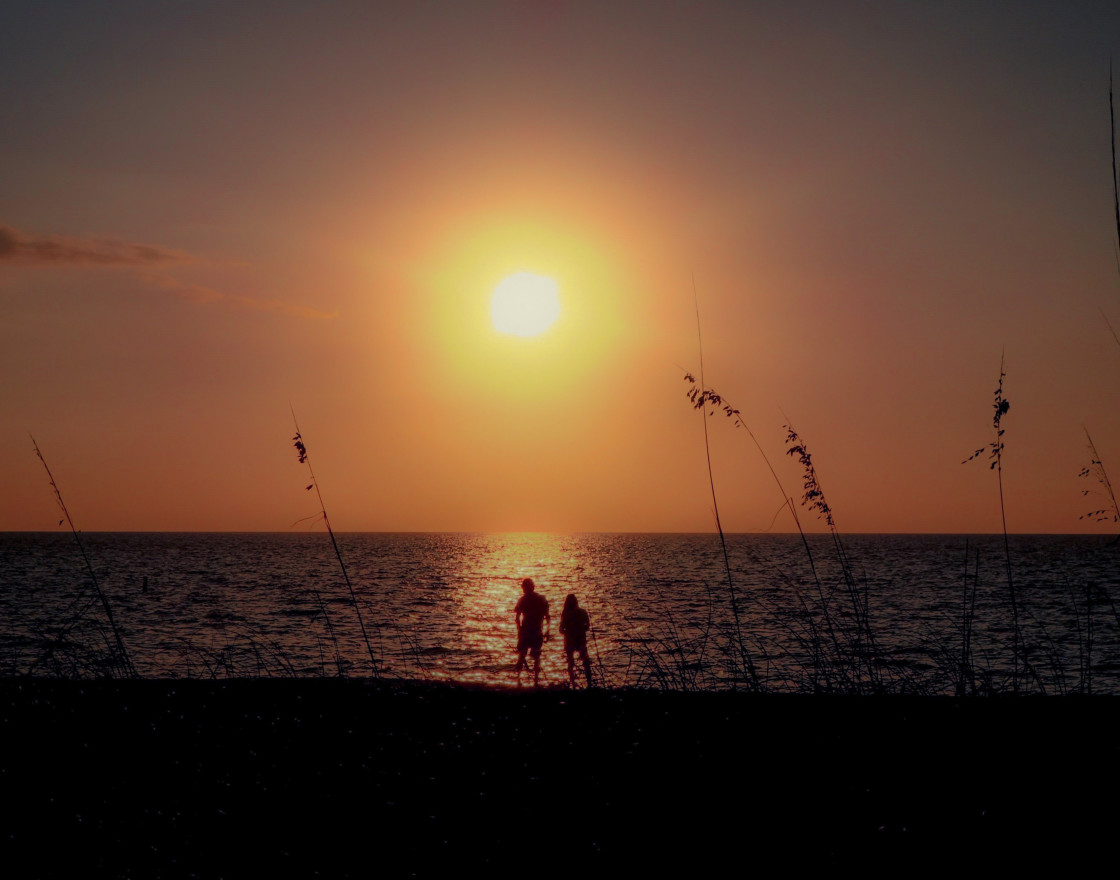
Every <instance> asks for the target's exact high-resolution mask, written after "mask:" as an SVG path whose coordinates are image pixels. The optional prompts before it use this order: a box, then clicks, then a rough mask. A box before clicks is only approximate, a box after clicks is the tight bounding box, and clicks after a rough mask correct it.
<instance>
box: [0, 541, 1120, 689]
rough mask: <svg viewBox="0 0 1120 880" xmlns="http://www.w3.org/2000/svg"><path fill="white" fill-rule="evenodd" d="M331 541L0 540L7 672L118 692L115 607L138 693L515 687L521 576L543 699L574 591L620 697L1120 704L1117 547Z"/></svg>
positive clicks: (559, 667)
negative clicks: (752, 693) (959, 696)
mask: <svg viewBox="0 0 1120 880" xmlns="http://www.w3.org/2000/svg"><path fill="white" fill-rule="evenodd" d="M336 537H337V540H338V547H339V555H340V556H341V560H342V564H341V565H340V561H339V557H338V556H336V554H335V551H334V548H333V546H332V543H331V539H330V536H329V535H328V534H325V533H323V532H321V531H314V532H300V533H283V534H281V533H244V534H231V533H215V534H203V533H83V534H82V535H81V545H82V548H84V551H85V558H88V560H89V567H87V564H86V561H85V558H83V553H82V551H81V549H80V548H79V545H78V543H77V542H76V541H75V538H74V536H73V534H71V533H70V532H62V531H60V532H56V533H32V532H9V533H0V675H3V676H19V675H26V674H32V675H42V676H61V677H77V678H82V677H99V676H104V675H114V674H121V673H122V670H123V669H124V668H125V667H124V666H123V664H122V662H121V657H120V652H119V650H118V648H117V642H116V638H115V635H114V626H112V625H110V623H109V618H108V615H107V612H106V605H107V606H108V609H109V611H111V613H112V618H113V622H114V624H115V630H116V632H117V633H119V635H120V642H121V644H123V646H124V649H125V651H126V652H127V655H128V657H129V660H130V662H131V664H132V666H133V667H134V669H135V672H136V674H138V675H140V676H141V677H145V678H207V679H209V678H253V677H281V676H294V677H317V676H336V675H339V674H344V675H348V676H366V675H373V674H376V675H380V676H385V677H392V678H403V679H421V680H454V681H460V682H473V683H482V684H490V685H498V686H503V685H514V684H517V683H518V677H517V675H516V673H515V671H514V661H515V659H516V653H515V645H516V640H517V635H516V629H515V626H514V605H515V603H516V602H517V599H518V598H519V597H520V595H521V590H520V582H521V579H522V578H525V577H531V578H533V579H534V581H535V582H536V584H537V585H538V592H539V593H541V595H543V596H544V597H545V598H546V599H548V600H549V602H550V605H551V609H550V610H551V615H552V620H551V634H552V638H551V639H550V640H549V641H548V642H546V644H545V645H544V650H543V654H542V663H541V684H542V685H543V686H546V687H563V686H567V685H568V683H569V677H568V672H567V668H566V663H565V657H564V652H563V648H562V640H561V639H560V637H559V635H558V633H557V625H558V622H559V616H560V609H561V606H562V604H563V601H564V598H565V596H566V595H567V594H568V593H575V594H576V596H577V597H578V599H579V602H580V604H581V605H582V606H583V607H584V608H585V609H586V610H587V611H588V613H589V615H590V618H591V623H592V631H591V637H590V638H589V640H588V653H589V655H590V660H591V663H592V668H593V680H594V682H595V683H596V684H602V685H605V686H608V687H651V688H673V689H683V690H716V689H727V688H736V689H744V688H745V689H759V690H766V691H772V692H795V693H810V692H843V693H852V692H857V693H873V692H894V693H921V694H955V693H1002V692H1011V691H1019V692H1029V693H1048V694H1065V693H1089V692H1091V693H1111V694H1116V693H1120V616H1118V612H1117V607H1116V605H1115V604H1114V602H1115V600H1116V598H1117V596H1120V584H1118V573H1120V567H1118V564H1117V563H1118V562H1120V545H1118V544H1117V541H1116V539H1115V538H1113V537H1109V536H1088V535H1015V536H1011V538H1010V539H1009V551H1010V553H1009V555H1008V554H1005V550H1004V542H1003V536H1001V535H971V536H967V535H848V536H843V537H842V539H841V543H840V544H837V543H835V542H834V539H833V537H832V536H831V535H827V534H825V535H810V536H808V538H807V539H806V540H805V541H803V540H802V538H801V536H799V535H796V534H794V535H786V534H777V535H776V534H765V535H730V536H728V537H727V542H726V546H727V554H726V558H725V556H724V552H723V549H722V547H721V543H720V539H719V536H718V535H714V534H572V535H551V534H466V533H454V534H413V533H410V534H385V533H371V534H365V533H345V534H338V535H337V536H336ZM1008 560H1009V563H1008ZM343 565H344V566H345V572H346V574H347V575H348V577H349V580H350V584H351V585H352V588H353V593H354V596H355V597H356V599H357V604H356V605H355V602H354V600H353V599H352V598H351V589H350V587H349V586H347V583H346V580H345V578H344V576H343ZM1009 567H1010V573H1011V578H1010V584H1009V579H1008V568H1009ZM89 568H92V571H93V575H94V577H95V578H96V586H95V582H94V577H91V576H90V573H89ZM98 590H100V593H101V594H103V596H104V599H105V601H104V602H103V601H102V600H101V598H100V596H99V594H98ZM1012 595H1014V597H1015V600H1014V604H1013V603H1012ZM359 618H360V619H359ZM363 625H364V628H365V636H363V634H362V627H363ZM577 670H578V664H577ZM521 683H522V684H525V685H528V684H530V683H531V678H530V677H529V676H528V675H527V674H526V675H523V676H522V678H521ZM577 684H582V682H579V681H578V680H577Z"/></svg>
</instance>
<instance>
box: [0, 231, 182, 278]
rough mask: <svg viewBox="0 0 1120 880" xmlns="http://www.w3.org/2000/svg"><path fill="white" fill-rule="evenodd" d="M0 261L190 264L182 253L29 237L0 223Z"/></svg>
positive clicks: (94, 240)
mask: <svg viewBox="0 0 1120 880" xmlns="http://www.w3.org/2000/svg"><path fill="white" fill-rule="evenodd" d="M0 262H3V263H19V264H21V265H33V266H35V265H37V266H57V265H83V266H132V267H144V266H156V265H165V264H174V263H191V262H194V258H193V257H191V255H190V254H188V253H186V252H185V251H179V250H175V249H174V248H166V247H162V246H161V245H154V244H140V243H137V242H131V241H121V240H120V239H115V238H100V237H95V236H69V235H31V234H30V233H26V232H21V231H20V230H18V229H15V228H14V227H11V226H7V225H4V224H2V223H0Z"/></svg>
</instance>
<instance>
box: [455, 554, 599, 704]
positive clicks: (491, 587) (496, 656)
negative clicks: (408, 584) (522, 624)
mask: <svg viewBox="0 0 1120 880" xmlns="http://www.w3.org/2000/svg"><path fill="white" fill-rule="evenodd" d="M472 550H473V552H472V553H471V554H470V556H469V557H468V558H467V559H465V560H464V562H465V563H466V567H465V568H464V570H463V571H462V572H461V574H460V579H459V581H458V583H457V584H456V585H455V589H454V591H453V593H452V601H453V603H454V606H455V609H456V614H457V616H458V618H459V620H460V624H461V627H462V628H461V635H462V640H463V648H464V649H465V650H467V651H469V652H471V653H472V654H474V655H475V656H476V657H477V658H478V659H477V661H476V662H475V663H474V664H473V665H472V666H471V668H470V669H469V670H467V671H466V672H465V673H464V672H459V673H458V675H457V677H458V678H459V679H467V680H470V681H475V682H484V683H487V684H502V685H508V684H510V683H512V682H513V681H514V678H513V672H512V668H513V664H514V661H515V659H516V655H517V629H516V626H515V624H514V606H515V605H516V604H517V600H518V599H519V598H521V581H522V580H523V579H524V578H532V579H533V581H534V582H535V583H536V585H537V593H539V594H540V595H541V596H543V597H544V598H545V599H547V600H548V602H549V605H550V609H549V610H550V613H551V615H552V623H551V628H550V631H551V633H552V635H553V636H554V637H555V636H557V635H558V633H557V625H558V623H559V614H560V606H561V605H562V604H563V601H564V596H565V595H567V593H569V592H571V591H572V589H573V587H572V583H573V572H575V571H577V570H578V568H579V560H578V558H577V555H578V554H577V550H576V547H575V544H574V542H573V541H572V539H570V538H567V537H566V536H563V535H550V534H541V533H533V532H524V533H514V534H500V535H485V536H481V537H480V539H479V541H478V543H477V544H476V545H475V546H474V547H473V548H472ZM562 671H563V657H562V650H561V643H560V641H559V639H558V638H554V639H553V640H551V641H548V642H546V643H545V646H544V650H543V652H542V655H541V684H542V685H547V684H552V683H557V682H559V681H561V677H560V675H559V673H560V672H562ZM565 676H566V673H565ZM526 681H528V676H526Z"/></svg>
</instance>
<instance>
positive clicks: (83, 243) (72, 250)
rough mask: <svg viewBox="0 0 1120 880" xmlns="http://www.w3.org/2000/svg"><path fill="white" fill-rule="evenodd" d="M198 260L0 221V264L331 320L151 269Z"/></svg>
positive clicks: (149, 247)
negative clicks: (72, 268) (134, 280)
mask: <svg viewBox="0 0 1120 880" xmlns="http://www.w3.org/2000/svg"><path fill="white" fill-rule="evenodd" d="M198 262H200V261H199V260H198V259H196V258H195V257H193V256H191V255H190V254H188V253H186V252H185V251H180V250H175V249H174V248H167V247H163V246H161V245H154V244H138V243H136V242H131V241H121V240H120V239H116V238H101V237H95V236H68V235H30V234H28V233H26V232H21V231H20V230H18V229H15V228H13V227H11V226H7V225H5V224H3V223H0V265H2V264H4V263H17V264H19V265H29V266H58V265H81V266H106V267H122V268H125V269H132V270H133V271H134V272H135V274H136V276H137V277H139V278H141V279H143V280H144V281H145V282H147V283H148V284H150V285H152V286H153V287H158V288H159V289H161V290H166V291H168V292H169V293H172V294H174V295H175V296H178V297H181V298H182V299H185V300H189V301H190V302H194V303H200V304H204V305H205V304H211V303H224V304H226V305H231V306H236V307H240V308H247V309H255V310H257V311H268V312H280V313H281V314H284V315H292V316H294V317H297V318H315V319H322V318H334V317H336V316H337V314H338V313H337V312H321V311H319V310H318V309H312V308H308V307H306V306H297V305H293V304H291V303H286V302H283V301H281V300H276V299H259V298H256V297H251V296H242V295H240V294H229V293H222V292H221V291H218V290H214V289H212V288H209V287H204V286H202V285H198V284H187V283H185V282H182V281H179V280H178V279H176V278H172V277H171V276H169V275H165V274H162V273H159V272H155V271H151V270H153V269H154V268H155V267H157V266H163V265H183V264H186V263H198Z"/></svg>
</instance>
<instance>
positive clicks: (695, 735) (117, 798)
mask: <svg viewBox="0 0 1120 880" xmlns="http://www.w3.org/2000/svg"><path fill="white" fill-rule="evenodd" d="M0 697H2V704H0V715H2V717H0V746H2V750H0V797H2V806H3V810H4V812H5V814H6V815H5V816H4V825H3V842H2V844H0V859H2V861H0V865H2V866H3V868H0V870H3V871H4V873H5V874H6V875H7V876H12V877H16V876H20V877H38V876H44V877H45V876H63V877H71V876H81V877H89V876H121V877H163V876H202V877H218V876H226V877H230V876H253V877H266V876H293V877H310V876H358V877H367V876H390V877H392V876H409V875H411V874H417V875H432V874H435V873H437V872H442V871H445V870H452V871H463V872H469V873H480V875H481V876H484V877H485V876H486V873H490V874H496V875H499V876H507V875H511V874H516V875H518V876H524V877H533V876H536V875H552V874H555V873H568V874H570V875H572V876H576V875H579V874H584V873H586V874H587V875H588V876H595V875H598V874H601V873H602V871H603V869H611V868H617V869H620V870H623V871H625V873H626V875H627V876H631V875H633V874H634V873H640V872H643V871H649V872H652V873H653V874H655V875H658V876H661V875H664V874H665V873H667V872H668V871H671V870H673V869H680V870H686V871H687V875H686V876H692V875H703V874H705V873H707V872H708V871H709V870H710V869H712V868H715V867H717V866H725V867H728V868H730V869H731V871H730V874H731V875H732V876H735V875H745V874H756V873H757V872H758V871H759V870H766V871H767V872H768V873H772V872H774V871H776V870H788V871H790V872H793V873H796V874H801V873H802V872H804V871H805V870H806V869H812V868H820V869H823V868H828V867H850V868H856V869H861V870H868V869H872V870H875V871H876V872H878V871H880V870H881V871H883V872H887V871H889V872H891V873H893V874H897V875H909V874H912V873H913V872H914V871H915V870H917V871H918V872H920V873H924V872H925V869H928V868H930V867H941V868H951V869H957V870H960V869H963V868H966V867H967V868H969V869H972V870H975V869H977V868H979V869H984V868H986V867H987V868H991V869H992V870H997V871H999V872H1000V873H1001V874H1003V873H1005V872H1006V871H1007V870H1008V869H1009V868H1014V867H1016V866H1019V867H1025V866H1033V867H1038V866H1039V865H1040V864H1042V863H1048V864H1052V865H1061V866H1064V867H1065V868H1066V869H1067V870H1068V869H1070V868H1077V867H1087V866H1088V865H1089V864H1090V862H1092V861H1093V860H1094V857H1095V856H1099V855H1101V854H1104V853H1110V852H1111V850H1112V847H1113V845H1114V840H1115V836H1116V834H1117V829H1118V827H1120V826H1118V820H1120V807H1118V804H1117V794H1116V793H1117V791H1118V790H1120V787H1118V783H1120V726H1118V721H1120V700H1118V699H1117V698H1058V697H1044V698H1024V699H1011V698H1006V699H987V700H975V701H967V700H964V701H962V700H951V699H931V698H904V697H898V698H869V697H864V698H825V697H797V696H750V695H744V694H682V693H664V692H596V691H591V692H583V691H580V692H574V693H573V692H565V691H549V692H537V693H534V692H515V691H496V690H484V689H476V688H465V687H455V686H450V685H431V684H424V685H420V684H413V685H402V684H393V685H389V684H371V683H368V682H362V681H329V680H313V681H312V680H304V681H300V680H286V681H272V680H254V681H227V682H209V683H208V682H199V681H142V682H133V683H113V682H93V683H90V682H83V683H79V682H58V681H41V680H7V681H0ZM13 865H17V866H18V865H23V867H22V868H21V869H18V870H17V871H16V872H15V873H9V872H8V871H7V870H5V869H8V868H10V867H11V866H13Z"/></svg>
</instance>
